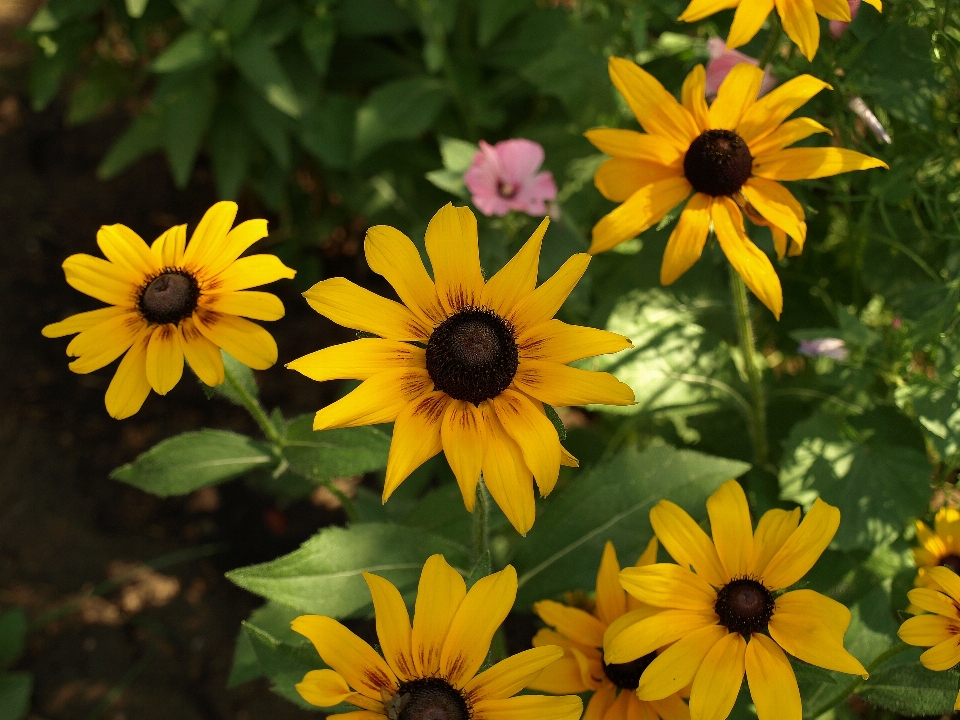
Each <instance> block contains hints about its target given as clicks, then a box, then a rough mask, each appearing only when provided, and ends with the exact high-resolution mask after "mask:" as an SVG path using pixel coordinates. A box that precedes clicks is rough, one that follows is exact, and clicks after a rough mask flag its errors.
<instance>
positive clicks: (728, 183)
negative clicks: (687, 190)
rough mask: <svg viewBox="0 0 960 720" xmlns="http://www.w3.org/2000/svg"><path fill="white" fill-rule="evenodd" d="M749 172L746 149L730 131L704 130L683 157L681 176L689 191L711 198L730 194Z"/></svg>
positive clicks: (750, 159)
mask: <svg viewBox="0 0 960 720" xmlns="http://www.w3.org/2000/svg"><path fill="white" fill-rule="evenodd" d="M752 171H753V156H752V155H751V154H750V148H748V147H747V143H745V142H744V140H743V138H742V137H740V136H739V135H737V134H736V133H735V132H733V131H732V130H706V131H705V132H703V133H701V134H700V136H699V137H697V139H696V140H694V141H693V142H692V143H690V147H689V148H688V149H687V154H686V156H684V158H683V174H684V175H686V176H687V180H689V181H690V184H691V185H693V189H694V190H696V191H697V192H702V193H705V194H707V195H713V196H714V197H716V196H717V195H733V194H734V193H735V192H737V191H738V190H739V189H740V188H741V187H743V184H744V183H745V182H746V181H747V178H749V177H750V173H751V172H752Z"/></svg>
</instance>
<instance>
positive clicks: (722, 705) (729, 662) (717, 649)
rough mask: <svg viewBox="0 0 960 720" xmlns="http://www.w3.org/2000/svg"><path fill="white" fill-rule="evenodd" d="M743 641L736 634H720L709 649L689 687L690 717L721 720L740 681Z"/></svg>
mask: <svg viewBox="0 0 960 720" xmlns="http://www.w3.org/2000/svg"><path fill="white" fill-rule="evenodd" d="M746 652H747V643H746V642H745V641H744V639H743V636H742V635H740V634H739V633H730V634H729V635H726V636H724V637H723V638H721V639H720V641H719V642H717V644H716V645H714V646H713V647H712V648H710V652H708V653H707V655H706V657H705V658H704V659H703V663H701V665H700V669H699V670H698V671H697V676H696V677H695V678H694V679H693V687H692V688H691V689H690V717H691V718H693V720H725V719H726V717H727V716H728V715H729V714H730V711H731V710H732V709H733V704H734V703H735V702H736V701H737V694H738V693H739V692H740V686H741V685H742V684H743V673H744V655H745V654H746Z"/></svg>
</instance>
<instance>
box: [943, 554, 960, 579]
mask: <svg viewBox="0 0 960 720" xmlns="http://www.w3.org/2000/svg"><path fill="white" fill-rule="evenodd" d="M940 565H941V566H942V567H945V568H950V569H951V570H953V571H954V572H955V573H957V575H960V555H944V556H943V557H942V558H940Z"/></svg>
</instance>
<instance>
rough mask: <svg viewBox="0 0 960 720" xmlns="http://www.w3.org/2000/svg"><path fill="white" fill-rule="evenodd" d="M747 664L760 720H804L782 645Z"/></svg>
mask: <svg viewBox="0 0 960 720" xmlns="http://www.w3.org/2000/svg"><path fill="white" fill-rule="evenodd" d="M844 1H846V0H844ZM744 664H745V667H746V670H747V684H748V685H749V686H750V697H751V698H752V699H753V704H754V705H755V706H756V708H757V718H758V719H759V720H801V718H802V717H803V710H802V707H801V704H800V688H799V687H798V686H797V676H796V675H794V673H793V668H792V667H790V661H789V660H787V656H786V655H784V654H783V650H781V649H780V646H779V645H777V644H776V643H775V642H774V641H773V640H771V639H770V638H768V637H767V636H766V635H761V634H759V633H756V634H754V635H752V636H751V637H750V642H749V644H748V645H747V653H746V657H745V663H744Z"/></svg>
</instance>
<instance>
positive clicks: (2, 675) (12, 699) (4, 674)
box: [0, 608, 33, 720]
mask: <svg viewBox="0 0 960 720" xmlns="http://www.w3.org/2000/svg"><path fill="white" fill-rule="evenodd" d="M26 638H27V617H26V615H25V614H24V612H23V610H21V609H20V608H13V609H11V610H7V611H6V612H3V613H0V718H3V720H21V719H22V718H24V717H26V716H27V712H28V711H29V710H30V695H31V693H32V692H33V676H32V675H31V674H30V673H27V672H9V668H11V667H13V665H14V664H16V662H17V660H19V659H20V656H21V655H22V654H23V649H24V643H25V642H26Z"/></svg>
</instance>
